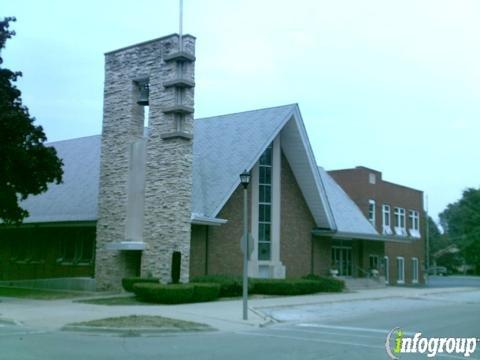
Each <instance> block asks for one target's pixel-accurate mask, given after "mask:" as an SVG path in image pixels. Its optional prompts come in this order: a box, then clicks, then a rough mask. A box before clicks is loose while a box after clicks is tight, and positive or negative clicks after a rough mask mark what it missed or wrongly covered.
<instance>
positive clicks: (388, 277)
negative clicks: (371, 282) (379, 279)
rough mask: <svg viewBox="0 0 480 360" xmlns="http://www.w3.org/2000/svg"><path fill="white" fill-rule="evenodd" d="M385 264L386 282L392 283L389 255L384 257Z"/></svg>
mask: <svg viewBox="0 0 480 360" xmlns="http://www.w3.org/2000/svg"><path fill="white" fill-rule="evenodd" d="M383 266H384V267H385V272H384V275H385V284H387V285H389V284H390V259H389V258H388V256H387V255H385V256H384V257H383Z"/></svg>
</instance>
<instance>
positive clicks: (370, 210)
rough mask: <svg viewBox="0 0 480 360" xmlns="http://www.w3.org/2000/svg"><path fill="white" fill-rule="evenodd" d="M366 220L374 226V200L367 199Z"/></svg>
mask: <svg viewBox="0 0 480 360" xmlns="http://www.w3.org/2000/svg"><path fill="white" fill-rule="evenodd" d="M368 221H370V222H371V223H372V225H373V226H375V200H368Z"/></svg>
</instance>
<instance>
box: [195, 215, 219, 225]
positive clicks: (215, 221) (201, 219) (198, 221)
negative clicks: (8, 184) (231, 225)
mask: <svg viewBox="0 0 480 360" xmlns="http://www.w3.org/2000/svg"><path fill="white" fill-rule="evenodd" d="M227 222H228V220H226V219H219V218H212V217H209V216H204V215H200V214H192V217H191V224H192V225H210V226H220V225H223V224H226V223H227Z"/></svg>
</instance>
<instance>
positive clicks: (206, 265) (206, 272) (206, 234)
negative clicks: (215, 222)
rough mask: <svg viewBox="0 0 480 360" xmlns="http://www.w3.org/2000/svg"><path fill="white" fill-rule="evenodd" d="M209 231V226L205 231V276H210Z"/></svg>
mask: <svg viewBox="0 0 480 360" xmlns="http://www.w3.org/2000/svg"><path fill="white" fill-rule="evenodd" d="M208 229H209V226H208V225H207V226H206V229H205V275H208Z"/></svg>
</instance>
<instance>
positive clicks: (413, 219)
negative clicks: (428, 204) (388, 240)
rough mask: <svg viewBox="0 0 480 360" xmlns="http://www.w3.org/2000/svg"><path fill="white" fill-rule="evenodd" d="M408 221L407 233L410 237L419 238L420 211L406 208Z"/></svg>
mask: <svg viewBox="0 0 480 360" xmlns="http://www.w3.org/2000/svg"><path fill="white" fill-rule="evenodd" d="M408 221H409V222H410V228H409V230H408V231H409V233H410V236H411V237H414V238H420V213H419V212H418V211H417V210H408Z"/></svg>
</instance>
